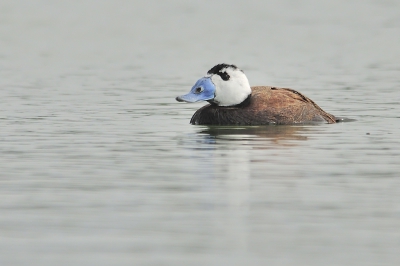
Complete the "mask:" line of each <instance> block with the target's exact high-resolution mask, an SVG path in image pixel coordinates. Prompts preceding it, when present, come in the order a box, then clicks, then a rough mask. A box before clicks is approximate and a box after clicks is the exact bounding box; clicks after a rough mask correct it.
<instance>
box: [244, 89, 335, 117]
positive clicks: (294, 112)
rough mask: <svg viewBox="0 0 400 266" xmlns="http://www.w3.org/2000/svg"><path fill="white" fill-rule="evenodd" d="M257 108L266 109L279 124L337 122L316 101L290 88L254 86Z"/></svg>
mask: <svg viewBox="0 0 400 266" xmlns="http://www.w3.org/2000/svg"><path fill="white" fill-rule="evenodd" d="M252 89H253V94H254V96H253V97H254V99H255V100H256V101H257V102H256V104H255V106H254V107H255V108H257V109H259V110H260V111H263V110H265V112H267V113H268V116H269V118H270V119H271V117H274V118H273V119H274V120H276V121H277V123H279V124H293V123H307V122H323V121H326V122H328V123H330V124H333V123H336V118H335V116H333V115H331V114H329V113H327V112H325V111H324V110H322V108H321V107H319V106H318V105H317V104H316V103H315V102H314V101H312V100H311V99H310V98H308V97H307V96H305V95H303V94H301V93H300V92H298V91H295V90H293V89H289V88H276V87H253V88H252Z"/></svg>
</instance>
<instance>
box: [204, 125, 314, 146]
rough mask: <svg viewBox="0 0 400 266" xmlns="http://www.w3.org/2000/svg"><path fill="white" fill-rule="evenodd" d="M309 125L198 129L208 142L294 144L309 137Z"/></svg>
mask: <svg viewBox="0 0 400 266" xmlns="http://www.w3.org/2000/svg"><path fill="white" fill-rule="evenodd" d="M309 131H310V128H309V126H293V125H278V126H275V125H269V126H257V127H232V126H230V127H222V126H208V127H205V128H202V129H201V130H199V131H198V134H199V135H203V136H204V137H205V138H204V140H205V141H206V142H207V143H218V140H239V141H240V140H247V141H249V140H254V141H264V142H265V141H267V143H271V144H277V145H283V146H286V145H288V146H293V145H295V144H294V143H295V142H294V141H305V140H307V139H308V137H307V136H306V135H307V132H309Z"/></svg>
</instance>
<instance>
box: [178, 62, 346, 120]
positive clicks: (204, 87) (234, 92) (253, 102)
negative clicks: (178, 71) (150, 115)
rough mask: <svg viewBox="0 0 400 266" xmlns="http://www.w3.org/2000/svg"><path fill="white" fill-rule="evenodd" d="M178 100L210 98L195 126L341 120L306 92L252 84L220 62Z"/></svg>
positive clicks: (230, 67)
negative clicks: (320, 105)
mask: <svg viewBox="0 0 400 266" xmlns="http://www.w3.org/2000/svg"><path fill="white" fill-rule="evenodd" d="M176 100H177V101H178V102H187V103H195V102H199V101H207V102H208V104H207V105H205V106H203V107H201V108H200V109H198V110H197V111H196V112H195V113H194V115H193V116H192V118H191V120H190V124H192V125H210V126H212V125H218V126H230V125H236V126H238V125H239V126H260V125H271V124H276V125H290V124H308V123H312V124H313V123H328V124H334V123H337V122H339V120H338V119H337V118H336V117H335V116H334V115H332V114H329V113H327V112H325V111H324V110H322V108H321V107H319V106H318V105H317V104H316V103H315V102H314V101H312V100H311V99H310V98H308V97H307V96H305V95H304V94H302V93H300V92H298V91H296V90H293V89H290V88H278V87H271V86H253V87H251V86H250V83H249V81H248V79H247V77H246V75H245V74H244V72H243V70H241V69H239V68H238V67H237V66H236V65H233V64H225V63H222V64H217V65H215V66H214V67H212V68H211V69H210V70H209V71H207V74H206V75H205V76H204V77H202V78H200V79H199V80H197V82H196V83H195V84H194V86H193V87H192V89H191V90H190V92H189V93H188V94H185V95H181V96H178V97H176Z"/></svg>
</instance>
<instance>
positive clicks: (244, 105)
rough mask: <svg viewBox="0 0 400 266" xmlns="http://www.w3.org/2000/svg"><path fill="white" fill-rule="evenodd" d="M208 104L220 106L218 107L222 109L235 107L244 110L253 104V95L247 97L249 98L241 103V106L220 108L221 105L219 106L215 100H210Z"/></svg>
mask: <svg viewBox="0 0 400 266" xmlns="http://www.w3.org/2000/svg"><path fill="white" fill-rule="evenodd" d="M208 102H209V103H210V104H211V105H214V106H218V107H221V108H232V107H235V108H243V107H246V106H249V105H250V103H251V94H249V96H247V98H246V99H244V101H243V102H241V103H239V104H235V105H229V106H219V105H218V104H217V103H216V102H214V101H213V100H209V101H208Z"/></svg>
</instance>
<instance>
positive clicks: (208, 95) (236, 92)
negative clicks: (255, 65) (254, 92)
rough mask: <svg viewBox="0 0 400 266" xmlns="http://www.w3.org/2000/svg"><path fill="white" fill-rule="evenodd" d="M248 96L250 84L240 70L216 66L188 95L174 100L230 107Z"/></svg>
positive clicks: (227, 66)
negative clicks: (207, 102) (203, 102)
mask: <svg viewBox="0 0 400 266" xmlns="http://www.w3.org/2000/svg"><path fill="white" fill-rule="evenodd" d="M250 94H251V88H250V84H249V81H248V80H247V77H246V75H245V74H244V73H243V71H242V70H240V69H239V68H238V67H237V66H235V65H228V64H218V65H216V66H214V67H213V68H211V69H210V70H209V71H208V72H207V75H206V76H205V77H203V78H201V79H199V80H198V81H197V82H196V84H195V85H194V86H193V87H192V89H191V91H190V93H188V94H186V95H182V96H179V97H176V100H177V101H180V102H181V101H185V102H198V101H209V102H212V103H215V104H217V105H219V106H232V105H237V104H240V103H242V102H243V101H244V100H246V99H247V97H249V95H250Z"/></svg>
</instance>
